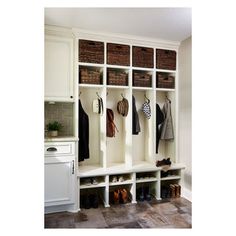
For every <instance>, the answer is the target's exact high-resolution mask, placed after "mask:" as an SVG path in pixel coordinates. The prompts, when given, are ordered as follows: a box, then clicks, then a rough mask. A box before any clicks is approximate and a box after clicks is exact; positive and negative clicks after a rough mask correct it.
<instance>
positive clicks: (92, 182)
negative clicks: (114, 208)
mask: <svg viewBox="0 0 236 236" xmlns="http://www.w3.org/2000/svg"><path fill="white" fill-rule="evenodd" d="M83 183H84V185H97V184H98V182H97V180H96V178H89V179H85V180H84V181H83Z"/></svg>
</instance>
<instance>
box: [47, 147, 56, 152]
mask: <svg viewBox="0 0 236 236" xmlns="http://www.w3.org/2000/svg"><path fill="white" fill-rule="evenodd" d="M56 151H57V149H56V148H55V147H49V148H48V149H47V152H56Z"/></svg>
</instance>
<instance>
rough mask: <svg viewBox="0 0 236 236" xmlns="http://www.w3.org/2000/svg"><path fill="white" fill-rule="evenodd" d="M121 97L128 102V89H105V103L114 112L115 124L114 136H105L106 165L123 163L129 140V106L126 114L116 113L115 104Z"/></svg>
mask: <svg viewBox="0 0 236 236" xmlns="http://www.w3.org/2000/svg"><path fill="white" fill-rule="evenodd" d="M123 97H124V98H126V99H127V100H128V103H129V90H127V89H117V88H116V89H113V88H108V89H107V100H106V105H107V108H108V109H111V110H112V111H113V113H114V124H115V126H116V128H115V136H114V137H106V156H107V166H108V167H112V166H117V165H120V164H122V165H123V164H125V160H126V156H125V155H127V152H126V148H128V141H129V140H128V136H127V135H126V134H127V132H128V123H129V119H128V116H129V113H130V112H131V111H130V108H129V110H128V114H127V116H123V115H122V114H119V113H118V110H117V104H118V102H120V101H122V99H123ZM107 123H108V121H107Z"/></svg>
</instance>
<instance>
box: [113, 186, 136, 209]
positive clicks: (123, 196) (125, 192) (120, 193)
mask: <svg viewBox="0 0 236 236" xmlns="http://www.w3.org/2000/svg"><path fill="white" fill-rule="evenodd" d="M132 199H133V197H132V184H126V185H120V186H110V187H109V203H110V204H124V203H130V202H132Z"/></svg>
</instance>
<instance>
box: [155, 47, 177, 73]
mask: <svg viewBox="0 0 236 236" xmlns="http://www.w3.org/2000/svg"><path fill="white" fill-rule="evenodd" d="M156 68H157V69H164V70H176V52H175V51H171V50H164V49H157V50H156Z"/></svg>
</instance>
